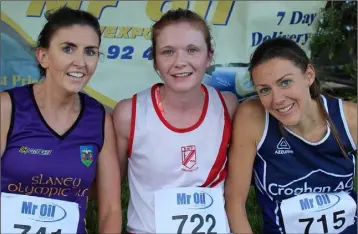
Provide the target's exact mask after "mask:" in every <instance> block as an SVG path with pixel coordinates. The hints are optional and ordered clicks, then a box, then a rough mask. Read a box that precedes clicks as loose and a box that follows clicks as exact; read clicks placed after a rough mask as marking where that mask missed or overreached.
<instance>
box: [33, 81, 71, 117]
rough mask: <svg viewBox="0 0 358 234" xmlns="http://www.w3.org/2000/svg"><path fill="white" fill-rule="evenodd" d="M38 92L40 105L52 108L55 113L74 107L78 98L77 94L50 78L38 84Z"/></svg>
mask: <svg viewBox="0 0 358 234" xmlns="http://www.w3.org/2000/svg"><path fill="white" fill-rule="evenodd" d="M36 93H37V94H38V100H39V102H40V103H39V106H41V107H44V108H46V109H48V110H51V112H53V113H56V112H58V111H60V110H70V109H72V108H73V107H75V106H76V104H77V100H78V96H77V94H69V93H68V92H66V91H65V90H63V89H61V88H59V87H58V85H57V84H56V83H55V82H54V81H52V79H48V78H45V80H44V81H43V82H41V83H40V84H38V88H37V92H36Z"/></svg>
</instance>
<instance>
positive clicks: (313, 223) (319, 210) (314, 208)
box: [281, 192, 357, 234]
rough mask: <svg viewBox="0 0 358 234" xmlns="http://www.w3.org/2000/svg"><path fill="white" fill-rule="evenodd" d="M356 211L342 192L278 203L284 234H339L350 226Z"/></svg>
mask: <svg viewBox="0 0 358 234" xmlns="http://www.w3.org/2000/svg"><path fill="white" fill-rule="evenodd" d="M356 210H357V205H356V202H355V201H354V199H353V198H352V197H351V196H349V195H348V194H347V193H346V192H339V193H306V194H300V195H298V196H295V197H292V198H290V199H287V200H284V201H282V203H281V213H282V218H283V222H284V225H285V230H286V233H305V234H308V233H340V232H342V231H343V230H344V229H345V228H346V227H348V226H350V225H352V224H353V223H354V217H355V213H356Z"/></svg>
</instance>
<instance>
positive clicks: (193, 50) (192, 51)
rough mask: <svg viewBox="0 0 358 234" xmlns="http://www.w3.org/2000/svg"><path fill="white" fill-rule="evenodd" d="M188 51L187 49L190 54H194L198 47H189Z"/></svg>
mask: <svg viewBox="0 0 358 234" xmlns="http://www.w3.org/2000/svg"><path fill="white" fill-rule="evenodd" d="M188 51H189V53H190V54H194V53H195V52H198V51H199V49H198V48H195V47H192V48H189V50H188Z"/></svg>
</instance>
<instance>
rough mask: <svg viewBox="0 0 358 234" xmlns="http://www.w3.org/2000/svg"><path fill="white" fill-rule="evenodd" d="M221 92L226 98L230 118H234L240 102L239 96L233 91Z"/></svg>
mask: <svg viewBox="0 0 358 234" xmlns="http://www.w3.org/2000/svg"><path fill="white" fill-rule="evenodd" d="M221 94H222V96H223V98H224V101H225V104H226V107H227V110H228V112H229V115H230V118H231V119H232V118H233V117H234V115H235V112H236V109H237V105H238V103H239V102H238V100H237V97H236V96H235V94H233V93H232V92H221Z"/></svg>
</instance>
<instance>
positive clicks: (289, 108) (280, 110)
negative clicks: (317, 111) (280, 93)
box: [277, 104, 293, 113]
mask: <svg viewBox="0 0 358 234" xmlns="http://www.w3.org/2000/svg"><path fill="white" fill-rule="evenodd" d="M292 107H293V104H291V105H289V106H288V107H286V108H283V109H277V110H278V112H280V113H284V112H287V111H289V110H291V109H292Z"/></svg>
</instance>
